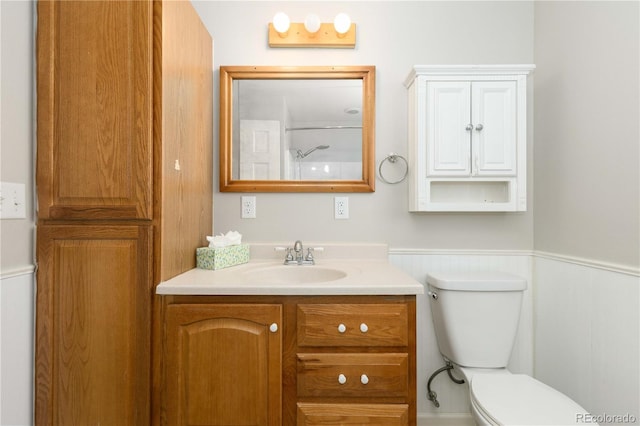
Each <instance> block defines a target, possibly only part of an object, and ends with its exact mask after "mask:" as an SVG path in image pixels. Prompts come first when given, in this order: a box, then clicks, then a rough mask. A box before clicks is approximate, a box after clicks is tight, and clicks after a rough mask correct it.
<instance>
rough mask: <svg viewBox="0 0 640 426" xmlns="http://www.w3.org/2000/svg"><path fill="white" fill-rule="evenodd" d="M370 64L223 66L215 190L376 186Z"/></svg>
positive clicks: (347, 189)
mask: <svg viewBox="0 0 640 426" xmlns="http://www.w3.org/2000/svg"><path fill="white" fill-rule="evenodd" d="M374 85H375V83H374V68H373V67H221V68H220V88H221V90H220V99H221V103H220V190H221V191H240V192H284V191H291V192H294V191H295V192H303V191H304V192H329V191H335V192H367V191H373V189H374V177H375V175H374V169H373V114H374V90H375V87H374Z"/></svg>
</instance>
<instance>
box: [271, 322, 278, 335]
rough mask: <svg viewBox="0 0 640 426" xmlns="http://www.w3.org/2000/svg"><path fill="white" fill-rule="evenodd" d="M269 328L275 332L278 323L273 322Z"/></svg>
mask: <svg viewBox="0 0 640 426" xmlns="http://www.w3.org/2000/svg"><path fill="white" fill-rule="evenodd" d="M269 330H271V332H272V333H275V332H276V331H278V324H276V323H275V322H274V323H273V324H271V325H270V326H269Z"/></svg>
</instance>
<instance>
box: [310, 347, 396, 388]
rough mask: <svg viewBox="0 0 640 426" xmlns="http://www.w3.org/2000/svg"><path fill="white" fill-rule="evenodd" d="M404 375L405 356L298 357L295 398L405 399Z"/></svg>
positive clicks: (316, 355)
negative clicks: (296, 392)
mask: <svg viewBox="0 0 640 426" xmlns="http://www.w3.org/2000/svg"><path fill="white" fill-rule="evenodd" d="M408 374H409V366H408V355H407V354H406V353H382V354H340V353H333V354H325V353H304V354H298V396H301V397H314V396H317V397H358V398H372V397H388V398H406V397H407V396H408Z"/></svg>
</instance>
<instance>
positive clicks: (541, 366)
mask: <svg viewBox="0 0 640 426" xmlns="http://www.w3.org/2000/svg"><path fill="white" fill-rule="evenodd" d="M389 260H390V262H391V263H393V264H394V265H396V266H398V267H399V268H401V269H402V270H404V271H405V272H407V273H408V274H410V275H411V276H413V277H414V278H415V279H416V280H418V281H420V282H422V283H424V282H425V276H426V274H427V272H429V271H482V270H499V271H505V272H511V273H514V274H518V275H521V276H523V277H525V278H527V281H528V283H529V287H528V289H527V293H526V294H525V298H524V304H523V311H522V316H521V319H520V325H519V331H518V333H519V334H518V340H517V341H516V344H515V347H514V351H513V354H512V357H511V363H510V365H509V369H510V370H511V371H513V372H521V373H526V374H530V375H533V376H534V377H536V378H537V379H539V380H541V381H543V382H545V383H547V384H549V385H550V386H552V387H554V388H556V389H558V390H559V391H561V392H564V393H565V394H567V395H568V396H570V397H571V398H573V399H574V400H575V401H577V402H578V403H579V404H581V405H582V406H583V407H584V408H585V409H586V410H588V411H589V412H590V413H591V414H593V415H596V416H610V417H603V419H604V420H606V421H607V423H615V421H614V422H612V417H611V416H625V415H626V416H627V417H626V418H627V419H629V416H632V418H635V423H634V424H637V423H640V407H639V405H640V314H639V312H640V274H639V272H638V270H637V269H634V268H630V267H626V266H620V265H611V264H605V263H601V262H598V261H593V260H585V259H576V258H571V257H567V256H557V255H553V254H549V253H542V252H528V251H513V252H510V251H484V250H479V251H459V250H419V249H415V250H414V249H406V250H405V249H392V250H390V253H389ZM417 322H418V323H417V334H418V338H417V352H418V362H417V364H418V365H417V370H418V378H417V382H418V395H417V399H418V424H419V425H426V424H429V425H432V426H445V425H453V424H455V425H463V424H465V425H471V424H473V421H472V419H471V417H470V416H469V403H468V390H467V388H466V386H465V385H456V384H454V383H452V382H451V381H450V380H449V378H448V377H447V375H446V373H441V374H440V375H438V376H437V377H436V379H434V381H433V382H432V386H431V387H432V390H435V391H436V392H437V394H438V401H439V402H440V408H436V407H435V406H434V405H433V404H432V403H431V402H430V401H429V400H428V399H427V392H426V385H427V380H428V378H429V376H430V375H431V374H432V373H433V371H435V370H436V369H438V368H440V367H441V366H443V365H444V363H443V361H442V357H441V355H440V354H439V352H438V348H437V343H436V340H435V332H434V329H433V322H432V320H431V311H430V306H429V303H428V299H427V297H426V295H422V296H419V297H418V300H417ZM534 342H535V345H534ZM613 420H615V418H614V419H613ZM627 423H628V422H627Z"/></svg>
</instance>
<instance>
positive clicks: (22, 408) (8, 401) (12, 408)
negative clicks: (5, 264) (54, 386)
mask: <svg viewBox="0 0 640 426" xmlns="http://www.w3.org/2000/svg"><path fill="white" fill-rule="evenodd" d="M33 276H34V274H33V267H29V268H26V269H24V270H20V271H12V272H10V273H5V272H3V273H2V275H0V424H1V425H31V424H33V340H34V338H33V336H34V334H33V333H34V321H33V320H34V312H33V303H34V302H33V301H34V292H33V280H34V279H33Z"/></svg>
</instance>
